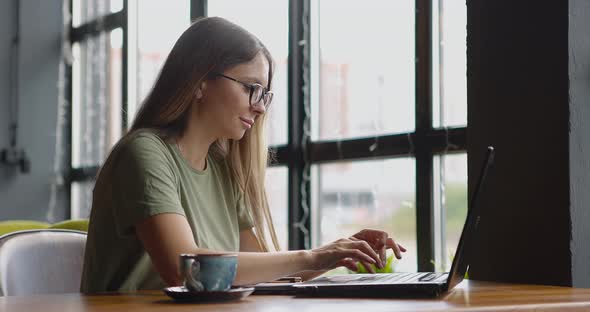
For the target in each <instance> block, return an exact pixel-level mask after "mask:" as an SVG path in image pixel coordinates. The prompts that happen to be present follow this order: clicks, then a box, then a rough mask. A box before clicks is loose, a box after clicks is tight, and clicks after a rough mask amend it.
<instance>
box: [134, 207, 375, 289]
mask: <svg viewBox="0 0 590 312" xmlns="http://www.w3.org/2000/svg"><path fill="white" fill-rule="evenodd" d="M136 233H137V236H138V237H139V239H140V240H141V242H142V243H143V246H144V248H145V250H146V251H147V253H148V254H149V256H150V258H151V260H152V263H153V264H154V266H155V268H156V271H157V272H158V273H159V274H160V276H161V277H162V279H163V280H164V281H165V282H166V283H167V284H168V285H170V286H176V285H181V284H182V277H181V276H180V275H179V264H178V256H179V255H180V254H181V253H198V254H206V253H220V251H216V250H209V249H204V248H199V247H198V246H197V244H196V243H195V241H194V239H193V234H192V231H191V228H190V226H189V224H188V222H187V220H186V218H185V217H184V216H181V215H178V214H171V213H166V214H160V215H156V216H152V217H149V218H147V219H145V220H144V221H142V222H140V223H139V224H137V225H136ZM350 259H354V260H356V261H365V262H368V263H378V266H379V265H380V264H381V261H380V260H379V256H378V255H377V253H376V252H375V251H374V250H373V249H372V248H371V246H369V244H367V243H366V242H364V241H354V240H349V239H341V240H338V241H336V242H334V243H331V244H328V245H325V246H322V247H320V248H317V249H314V250H295V251H281V252H239V253H238V272H237V274H236V279H235V281H234V284H235V285H244V284H254V283H259V282H265V281H272V280H275V279H277V278H280V277H283V276H287V275H290V274H293V273H297V272H302V271H308V270H313V271H318V270H327V269H331V268H334V267H337V266H340V265H345V266H347V267H351V266H352V265H354V263H352V262H351V261H349V260H350ZM355 267H356V265H355Z"/></svg>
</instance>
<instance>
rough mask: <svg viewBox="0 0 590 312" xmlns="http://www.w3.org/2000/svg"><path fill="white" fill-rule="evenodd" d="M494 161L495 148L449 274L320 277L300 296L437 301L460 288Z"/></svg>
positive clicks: (485, 166) (483, 171) (483, 170)
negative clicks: (418, 298) (483, 191)
mask: <svg viewBox="0 0 590 312" xmlns="http://www.w3.org/2000/svg"><path fill="white" fill-rule="evenodd" d="M493 161H494V148H493V147H491V146H490V147H488V148H487V153H486V157H485V161H484V164H483V166H482V168H481V172H480V175H479V177H478V181H477V184H476V187H475V193H473V197H472V198H471V202H470V203H469V209H468V212H467V217H466V220H465V224H464V225H463V230H462V232H461V238H460V239H459V244H458V246H457V251H456V254H455V257H454V259H453V263H452V265H451V270H450V271H449V272H444V273H442V272H418V273H415V272H414V273H386V274H343V275H332V276H326V277H318V278H315V279H312V280H309V281H307V282H303V283H295V284H292V287H293V288H295V289H296V291H295V293H296V294H298V295H308V296H319V297H399V296H425V297H436V296H439V295H441V294H443V293H446V292H448V291H449V290H451V289H453V287H455V286H456V285H457V284H459V283H460V282H461V281H462V280H463V277H464V276H465V272H467V268H468V266H469V255H470V252H471V250H473V249H474V247H475V246H474V242H473V237H474V236H475V232H476V231H477V228H478V226H479V222H480V214H481V209H480V208H479V207H480V206H481V205H478V204H477V199H478V197H479V196H480V195H479V194H480V192H481V188H482V185H483V183H484V180H485V178H486V175H487V172H488V169H489V168H490V167H491V165H492V163H493Z"/></svg>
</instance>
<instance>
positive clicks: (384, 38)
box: [310, 0, 415, 140]
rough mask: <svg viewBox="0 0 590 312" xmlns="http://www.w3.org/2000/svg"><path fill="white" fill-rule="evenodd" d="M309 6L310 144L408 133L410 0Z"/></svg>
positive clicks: (411, 105)
mask: <svg viewBox="0 0 590 312" xmlns="http://www.w3.org/2000/svg"><path fill="white" fill-rule="evenodd" d="M311 3H312V7H311V10H312V12H311V16H312V22H311V40H312V46H311V49H312V51H313V52H312V54H313V57H312V59H311V60H310V61H311V66H312V73H313V75H312V83H313V82H315V83H313V86H312V92H313V95H314V98H313V99H312V102H311V105H312V111H313V114H312V116H311V118H312V120H313V123H314V127H313V129H312V139H314V140H335V139H343V138H353V137H364V136H375V135H382V134H387V133H402V132H409V131H412V130H414V118H413V116H414V110H415V96H414V93H415V87H414V85H415V83H414V80H415V79H414V76H415V74H414V72H415V70H414V65H415V62H414V58H415V52H414V37H415V32H414V28H413V27H412V25H414V23H415V22H414V16H415V12H414V10H415V7H414V2H413V1H389V0H370V1H364V2H363V3H362V4H361V3H359V2H358V1H351V0H344V1H343V0H321V1H317V0H316V1H312V2H311ZM363 16H365V17H367V16H370V17H371V18H362V17H363ZM361 19H362V21H361ZM376 38H377V39H378V40H376Z"/></svg>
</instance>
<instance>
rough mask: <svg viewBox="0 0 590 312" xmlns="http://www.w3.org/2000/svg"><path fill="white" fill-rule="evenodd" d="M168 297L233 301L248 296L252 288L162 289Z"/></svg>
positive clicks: (181, 287)
mask: <svg viewBox="0 0 590 312" xmlns="http://www.w3.org/2000/svg"><path fill="white" fill-rule="evenodd" d="M162 291H164V292H165V293H166V295H168V296H169V297H171V298H173V299H174V300H176V301H182V302H213V301H233V300H240V299H242V298H246V297H248V296H249V295H250V294H251V293H252V292H253V291H254V288H251V287H248V288H246V287H236V288H232V289H230V290H228V291H190V290H188V289H186V287H184V286H176V287H166V288H164V289H162Z"/></svg>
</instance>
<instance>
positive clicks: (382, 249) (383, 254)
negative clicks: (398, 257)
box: [379, 245, 387, 269]
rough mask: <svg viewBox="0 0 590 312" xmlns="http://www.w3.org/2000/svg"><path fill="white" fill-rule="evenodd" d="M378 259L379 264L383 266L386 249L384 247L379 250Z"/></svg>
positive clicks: (385, 258) (385, 260)
mask: <svg viewBox="0 0 590 312" xmlns="http://www.w3.org/2000/svg"><path fill="white" fill-rule="evenodd" d="M379 258H381V263H382V264H383V265H385V264H386V263H387V249H386V248H385V245H383V247H381V248H380V249H379ZM382 269H383V268H382Z"/></svg>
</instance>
